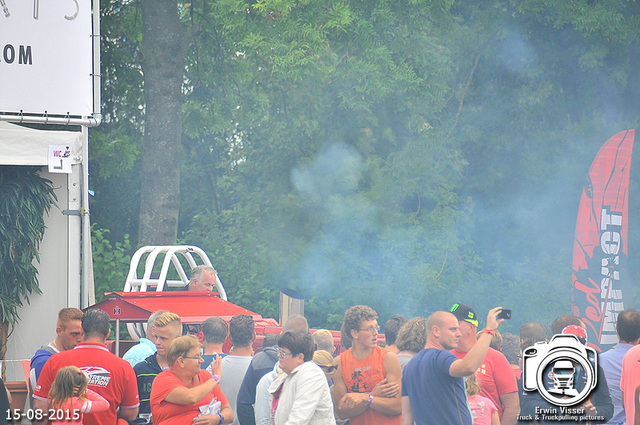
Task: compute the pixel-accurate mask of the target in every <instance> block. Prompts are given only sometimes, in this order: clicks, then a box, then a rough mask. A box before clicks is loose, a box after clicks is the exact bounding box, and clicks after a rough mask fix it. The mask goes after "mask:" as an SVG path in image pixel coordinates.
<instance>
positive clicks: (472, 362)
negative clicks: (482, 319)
mask: <svg viewBox="0 0 640 425" xmlns="http://www.w3.org/2000/svg"><path fill="white" fill-rule="evenodd" d="M501 310H502V307H496V308H494V309H491V310H489V314H488V315H487V329H491V330H496V329H498V325H499V324H500V323H502V322H503V321H504V319H500V320H497V319H496V316H497V315H498V313H499V312H500V311H501ZM490 343H491V335H489V334H488V333H484V332H483V333H482V334H481V335H480V338H478V340H477V341H476V343H475V344H473V347H471V350H469V352H468V353H467V355H466V356H465V357H464V359H458V360H456V361H454V362H453V363H452V364H451V366H450V367H449V375H451V376H453V377H454V378H462V377H463V376H469V375H471V374H472V373H474V372H475V371H476V370H477V369H478V368H479V367H480V365H481V364H482V360H484V356H485V355H486V354H487V350H488V349H489V344H490Z"/></svg>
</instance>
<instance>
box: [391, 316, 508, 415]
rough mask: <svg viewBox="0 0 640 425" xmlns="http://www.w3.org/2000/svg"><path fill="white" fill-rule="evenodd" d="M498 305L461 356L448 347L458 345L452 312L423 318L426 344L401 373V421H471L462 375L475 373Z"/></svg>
mask: <svg viewBox="0 0 640 425" xmlns="http://www.w3.org/2000/svg"><path fill="white" fill-rule="evenodd" d="M501 310H502V308H501V307H497V308H494V309H492V310H490V311H489V314H488V315H487V327H486V328H485V329H484V331H483V332H482V334H481V336H480V337H479V338H478V340H477V342H476V343H475V344H474V346H473V347H472V348H471V350H469V352H468V353H467V355H466V356H465V357H464V358H463V359H458V358H457V357H456V356H455V355H453V353H451V352H450V351H449V350H452V349H454V348H457V347H458V343H459V341H460V337H461V336H462V334H461V333H460V325H459V323H458V319H457V318H456V316H454V315H453V314H451V313H449V312H446V311H437V312H435V313H433V314H432V315H431V316H430V317H429V319H428V321H427V330H428V334H427V346H426V348H425V349H424V350H422V351H421V352H419V353H418V354H417V355H416V356H414V357H413V359H411V361H410V362H409V364H407V365H406V366H405V368H404V371H403V376H402V424H403V425H412V424H413V423H414V421H415V423H416V424H417V425H432V424H433V425H439V424H453V423H456V424H457V423H460V424H462V425H473V419H472V418H471V412H470V411H469V408H468V407H467V396H466V394H465V388H464V379H463V377H465V376H469V375H471V374H473V373H475V371H476V369H478V367H479V366H480V364H481V363H482V360H483V359H484V356H485V354H486V353H487V350H488V349H489V344H490V343H491V336H492V335H493V332H494V331H495V330H496V329H498V325H499V324H500V323H501V322H502V321H503V320H504V319H499V320H498V319H497V317H496V316H497V315H498V313H499V312H500V311H501Z"/></svg>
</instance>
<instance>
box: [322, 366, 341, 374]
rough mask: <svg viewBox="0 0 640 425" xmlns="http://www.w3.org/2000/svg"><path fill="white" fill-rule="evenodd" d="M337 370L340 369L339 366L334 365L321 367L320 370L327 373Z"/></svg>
mask: <svg viewBox="0 0 640 425" xmlns="http://www.w3.org/2000/svg"><path fill="white" fill-rule="evenodd" d="M337 368H338V366H336V365H333V366H320V369H322V370H323V371H324V372H325V373H331V372H334V371H335V370H336V369H337Z"/></svg>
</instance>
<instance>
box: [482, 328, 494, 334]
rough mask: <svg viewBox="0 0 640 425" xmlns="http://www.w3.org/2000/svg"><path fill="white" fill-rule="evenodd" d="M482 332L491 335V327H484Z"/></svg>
mask: <svg viewBox="0 0 640 425" xmlns="http://www.w3.org/2000/svg"><path fill="white" fill-rule="evenodd" d="M482 332H483V333H486V334H489V335H491V336H493V329H489V328H484V330H483V331H482Z"/></svg>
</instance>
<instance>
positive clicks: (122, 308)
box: [84, 291, 278, 326]
mask: <svg viewBox="0 0 640 425" xmlns="http://www.w3.org/2000/svg"><path fill="white" fill-rule="evenodd" d="M106 297H107V298H105V299H104V300H102V301H100V302H98V303H96V304H94V305H92V306H89V307H87V308H85V309H84V311H87V310H91V309H94V308H99V309H101V310H104V311H105V312H106V313H107V314H108V315H109V317H110V318H111V320H117V319H119V320H120V321H122V322H146V321H147V319H149V316H150V315H151V314H152V313H153V312H154V311H158V310H169V311H171V312H172V313H175V314H177V315H178V316H180V318H181V319H182V323H202V322H204V321H205V320H207V319H208V318H209V317H214V316H218V317H221V318H222V319H224V320H225V321H227V322H228V321H229V320H231V318H232V317H233V316H237V315H238V314H246V315H248V316H252V317H253V320H254V321H255V322H256V325H261V326H278V322H277V321H276V320H274V319H264V318H263V317H262V316H261V315H259V314H258V313H254V312H252V311H251V310H247V309H246V308H243V307H239V306H237V305H235V304H233V303H230V302H228V301H225V300H223V299H222V298H220V297H219V296H218V293H217V292H207V291H188V292H182V291H180V292H179V291H166V292H110V293H107V294H106Z"/></svg>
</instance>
